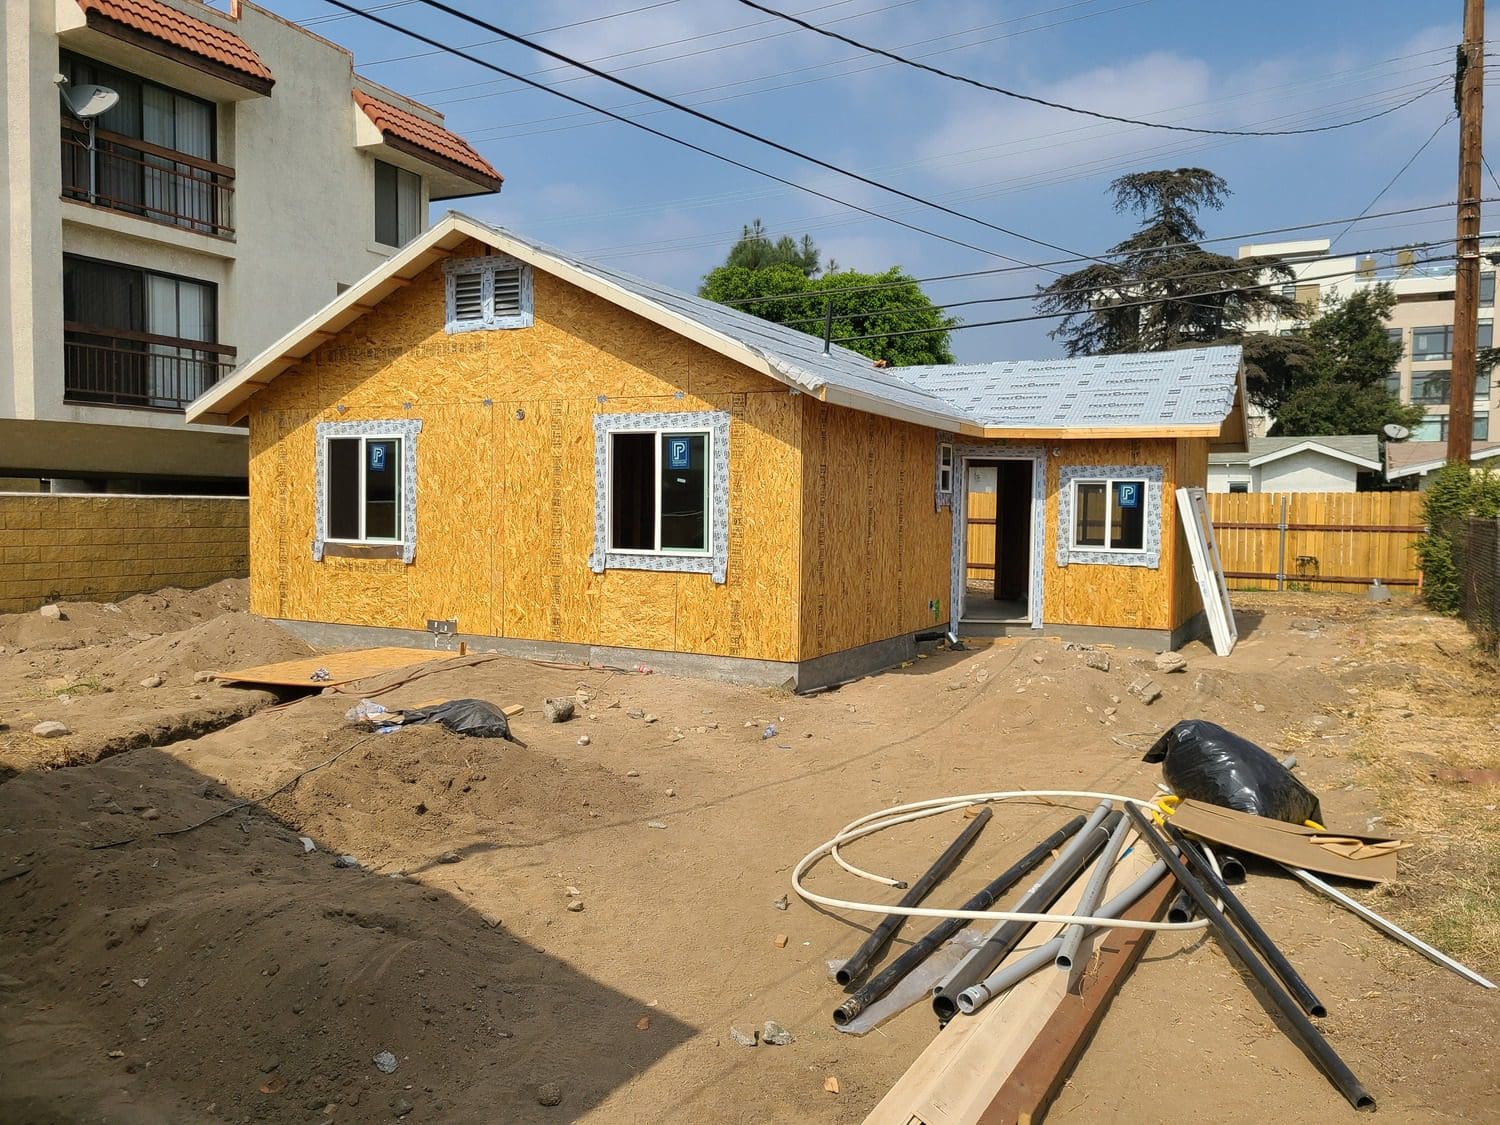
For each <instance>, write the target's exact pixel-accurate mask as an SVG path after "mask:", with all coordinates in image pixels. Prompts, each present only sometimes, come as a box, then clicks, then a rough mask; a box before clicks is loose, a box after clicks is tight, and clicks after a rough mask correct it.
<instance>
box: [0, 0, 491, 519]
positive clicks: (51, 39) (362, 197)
mask: <svg viewBox="0 0 1500 1125" xmlns="http://www.w3.org/2000/svg"><path fill="white" fill-rule="evenodd" d="M0 19H3V20H4V36H3V41H4V44H5V59H4V65H5V72H4V76H3V79H0V82H3V86H4V99H3V102H0V106H3V109H0V153H3V157H4V166H5V169H6V179H7V183H6V188H5V192H4V194H3V197H0V198H3V202H0V211H3V215H0V324H3V326H4V330H3V331H0V347H3V348H4V356H3V359H0V489H4V488H15V489H29V490H32V491H35V490H37V489H38V488H44V489H45V488H53V489H55V490H59V491H61V490H110V491H120V490H129V491H173V492H199V491H202V492H214V491H242V490H243V488H244V486H245V485H244V482H245V476H246V447H245V441H244V435H243V433H242V432H240V431H237V430H232V429H226V428H222V427H220V428H216V429H205V428H204V427H192V428H189V427H188V426H187V424H186V422H185V421H184V420H183V417H182V407H183V406H184V405H185V404H186V403H187V402H189V401H190V400H192V399H193V398H195V397H197V396H198V395H199V394H201V393H203V391H204V390H206V389H207V388H208V387H210V386H212V385H213V384H214V383H215V382H216V381H217V380H218V379H220V378H221V377H222V376H223V375H224V374H225V373H226V372H228V371H230V370H232V369H233V367H234V366H235V364H236V363H237V362H238V361H240V360H242V359H244V358H246V357H248V356H251V355H254V354H255V353H256V352H258V351H260V349H261V348H263V347H265V345H266V344H267V343H269V342H270V341H271V340H274V339H276V338H277V337H278V336H280V335H281V334H282V333H284V332H285V331H286V330H287V329H288V328H290V327H291V326H292V325H294V324H296V323H297V322H298V321H300V320H302V319H303V318H304V317H306V316H307V315H308V314H309V313H310V312H312V311H313V310H314V309H317V308H319V307H320V306H322V305H323V304H325V303H327V302H328V301H329V300H331V299H332V298H333V297H334V296H336V295H337V294H338V292H339V291H340V290H341V289H343V288H344V287H345V286H347V285H348V284H350V283H352V282H355V281H358V280H359V279H360V278H361V277H363V276H364V275H365V274H367V273H369V272H370V270H371V269H373V268H374V267H375V266H377V265H379V264H380V263H381V262H382V261H384V260H386V259H387V258H389V257H390V256H391V255H392V254H394V253H395V252H396V250H397V249H398V248H399V247H400V246H401V245H403V244H404V243H406V242H407V241H409V240H410V239H411V238H413V237H415V236H416V235H417V234H419V233H421V232H422V231H423V230H425V229H426V228H427V226H428V225H429V224H428V221H427V213H428V208H427V205H428V201H429V200H433V199H452V198H456V197H459V196H467V195H476V194H481V193H488V192H494V191H498V190H499V188H500V176H499V174H498V173H497V172H496V171H495V170H494V169H493V168H491V167H490V165H489V164H488V163H486V162H485V160H484V159H483V158H482V157H480V156H479V154H478V153H477V152H475V151H474V149H472V148H471V147H470V146H469V145H468V144H466V143H465V142H464V141H463V140H462V139H461V138H459V137H456V136H454V135H453V134H452V133H450V132H449V131H448V130H446V129H445V128H444V127H443V125H442V117H441V115H440V114H437V113H435V112H434V111H432V110H430V109H427V108H425V107H423V106H420V105H418V104H417V103H415V102H412V101H410V100H408V99H406V98H403V97H401V96H400V95H398V94H395V93H392V92H391V91H388V90H383V89H381V88H380V87H378V86H374V85H372V84H370V83H368V82H365V81H364V80H363V79H360V78H357V77H355V75H354V73H353V58H352V56H351V55H350V54H349V53H348V52H347V51H345V50H344V49H343V48H341V47H338V46H336V45H334V44H332V43H330V42H328V41H326V40H324V39H321V38H319V37H318V36H316V35H313V34H311V33H310V32H307V31H304V30H302V29H301V28H299V27H297V26H295V25H294V24H291V23H289V22H287V21H286V20H283V19H281V18H280V17H278V16H276V15H274V14H272V13H270V12H268V11H265V10H264V9H261V8H257V7H255V6H254V5H252V4H248V3H241V2H239V0H231V3H230V4H229V10H228V12H227V13H225V12H223V11H217V10H215V9H213V8H211V7H208V6H206V5H203V4H198V3H194V2H192V0H7V3H6V5H5V11H4V15H3V17H0ZM95 86H98V87H104V88H105V89H106V90H108V91H110V92H111V93H112V94H113V95H114V96H116V98H117V100H115V101H114V102H113V104H112V106H110V108H108V109H107V111H105V112H103V113H98V114H93V110H94V109H97V108H99V107H100V106H101V105H102V104H105V103H107V101H108V98H109V96H110V95H109V94H104V95H100V98H101V99H103V100H102V101H100V102H96V103H95V106H94V107H88V106H85V105H84V104H83V103H84V101H85V100H86V97H87V94H88V93H89V91H88V90H87V89H86V87H95ZM70 100H71V104H72V105H73V107H74V108H81V109H82V110H83V114H84V116H83V118H80V117H79V116H78V115H77V114H75V113H74V112H71V111H70V108H69V106H70ZM91 114H93V115H91ZM85 118H86V119H85Z"/></svg>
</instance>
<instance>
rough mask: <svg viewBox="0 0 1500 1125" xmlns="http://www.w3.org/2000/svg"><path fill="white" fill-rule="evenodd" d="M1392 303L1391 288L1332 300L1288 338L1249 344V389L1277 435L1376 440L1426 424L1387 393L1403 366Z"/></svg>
mask: <svg viewBox="0 0 1500 1125" xmlns="http://www.w3.org/2000/svg"><path fill="white" fill-rule="evenodd" d="M1395 304H1396V295H1395V293H1394V292H1392V290H1391V287H1390V286H1388V285H1377V286H1374V287H1373V288H1370V289H1362V290H1360V291H1359V292H1357V293H1353V294H1351V295H1350V296H1348V297H1346V298H1344V299H1342V300H1337V299H1330V300H1329V301H1328V302H1326V303H1325V305H1324V307H1323V311H1322V312H1321V313H1320V314H1319V315H1318V316H1317V317H1316V318H1315V319H1314V320H1313V321H1312V322H1311V323H1310V324H1308V325H1307V326H1306V327H1304V328H1298V329H1295V330H1294V331H1293V332H1292V334H1291V335H1290V336H1282V337H1276V336H1260V337H1256V336H1249V337H1246V338H1245V341H1244V345H1245V348H1246V353H1247V354H1246V390H1247V392H1248V393H1249V395H1250V399H1251V401H1252V402H1254V403H1255V404H1256V405H1257V406H1259V407H1261V408H1262V409H1264V410H1265V411H1266V412H1267V413H1269V414H1270V415H1271V416H1272V417H1274V418H1275V419H1276V423H1275V425H1273V426H1272V427H1271V433H1272V434H1275V435H1280V436H1286V437H1305V436H1309V435H1313V434H1378V433H1380V432H1381V430H1382V428H1383V427H1385V426H1387V425H1390V424H1395V425H1398V426H1406V427H1407V428H1410V427H1412V426H1415V425H1416V424H1417V423H1418V422H1420V421H1421V420H1422V414H1423V410H1422V408H1421V407H1420V406H1403V405H1402V404H1401V402H1400V401H1399V400H1397V399H1396V398H1395V396H1393V395H1392V394H1391V393H1390V391H1389V390H1388V389H1387V388H1386V376H1387V375H1389V374H1390V372H1391V371H1392V370H1394V369H1395V367H1396V364H1397V363H1399V362H1400V361H1401V345H1400V344H1399V343H1398V342H1396V341H1395V340H1392V339H1391V337H1390V335H1389V333H1387V332H1386V328H1385V322H1386V318H1387V317H1388V316H1389V315H1390V312H1391V309H1393V308H1394V307H1395ZM1252 362H1253V369H1252Z"/></svg>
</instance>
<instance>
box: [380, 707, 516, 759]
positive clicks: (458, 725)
mask: <svg viewBox="0 0 1500 1125" xmlns="http://www.w3.org/2000/svg"><path fill="white" fill-rule="evenodd" d="M413 723H438V724H441V725H442V726H445V727H447V728H448V729H449V730H451V731H452V732H453V733H454V734H462V735H467V736H469V737H470V738H503V739H505V740H506V741H507V742H514V743H515V744H516V745H517V746H520V747H521V748H523V749H524V748H525V746H526V744H525V743H524V742H522V741H521V740H520V739H518V738H517V737H516V736H515V735H513V734H511V733H510V720H509V719H507V718H506V717H505V712H504V711H502V710H500V708H498V707H496V706H495V705H494V704H493V703H486V702H485V701H484V700H482V699H450V700H449V701H448V702H447V703H439V704H437V705H436V706H433V707H418V708H416V709H414V710H411V711H404V712H402V715H401V724H402V726H411V725H412V724H413Z"/></svg>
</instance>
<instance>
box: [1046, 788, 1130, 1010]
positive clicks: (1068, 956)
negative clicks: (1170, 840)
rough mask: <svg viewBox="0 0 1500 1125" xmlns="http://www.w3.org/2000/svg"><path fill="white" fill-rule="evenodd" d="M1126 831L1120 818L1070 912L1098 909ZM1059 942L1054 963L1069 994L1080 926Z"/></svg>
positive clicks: (1076, 924) (1069, 929)
mask: <svg viewBox="0 0 1500 1125" xmlns="http://www.w3.org/2000/svg"><path fill="white" fill-rule="evenodd" d="M1129 832H1130V821H1128V820H1126V819H1125V818H1124V817H1123V816H1122V817H1121V818H1120V823H1119V824H1117V825H1115V830H1114V832H1113V833H1112V834H1111V835H1110V837H1109V843H1107V844H1105V845H1104V850H1103V851H1102V852H1100V853H1099V859H1098V862H1096V863H1095V864H1094V871H1093V874H1092V875H1090V876H1089V881H1088V885H1087V886H1086V887H1084V888H1083V897H1082V898H1081V899H1079V900H1078V908H1077V909H1076V910H1074V911H1073V913H1074V914H1092V913H1093V912H1094V911H1095V910H1097V909H1098V908H1099V902H1100V900H1101V899H1103V898H1104V888H1105V886H1106V885H1108V883H1109V873H1110V871H1111V870H1112V869H1113V868H1114V866H1115V860H1116V859H1117V858H1119V855H1120V849H1121V848H1123V847H1124V846H1125V837H1126V835H1127V834H1128V833H1129ZM1062 939H1063V943H1062V948H1061V949H1060V950H1058V952H1057V959H1056V964H1057V967H1058V968H1059V969H1061V970H1063V972H1065V973H1067V974H1068V991H1070V992H1071V991H1072V990H1073V986H1074V984H1076V983H1077V980H1078V974H1079V972H1080V971H1081V970H1082V968H1083V966H1082V964H1080V963H1078V947H1079V946H1080V945H1082V944H1083V923H1082V922H1074V923H1072V924H1071V925H1070V926H1068V927H1067V928H1066V929H1065V930H1063V932H1062Z"/></svg>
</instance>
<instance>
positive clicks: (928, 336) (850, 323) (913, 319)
mask: <svg viewBox="0 0 1500 1125" xmlns="http://www.w3.org/2000/svg"><path fill="white" fill-rule="evenodd" d="M818 256H819V255H818V249H817V247H816V246H814V245H813V242H812V239H811V238H809V237H807V236H806V235H804V236H803V237H802V240H801V242H800V244H799V243H797V242H794V241H793V240H792V239H791V238H789V237H786V236H783V237H782V238H780V239H778V240H777V241H775V242H772V241H771V239H770V238H769V236H768V235H767V234H766V232H765V229H764V227H762V226H761V223H760V220H759V219H757V220H756V221H755V223H754V224H752V225H751V226H748V227H746V228H745V233H744V234H743V235H742V236H741V238H740V240H739V241H738V242H736V243H735V245H734V246H733V247H732V248H731V249H730V251H729V256H728V258H727V259H726V260H725V263H724V264H723V265H722V266H719V267H717V268H716V269H713V270H710V271H709V272H708V273H707V274H705V275H704V278H703V282H702V284H701V285H700V286H699V288H698V295H699V296H700V297H706V298H707V299H708V300H710V301H717V302H719V303H720V304H722V305H729V306H730V307H731V308H736V309H740V310H742V311H744V312H748V313H753V314H754V315H755V316H758V317H760V318H761V319H763V320H770V321H774V322H775V323H777V324H784V325H787V326H788V327H791V328H798V329H801V330H802V331H804V332H807V333H810V334H812V335H814V336H818V337H821V336H822V335H823V333H824V331H825V330H826V327H827V321H826V317H827V314H828V308H829V302H832V307H833V331H832V338H833V339H834V340H839V339H841V338H844V337H850V336H871V337H874V338H873V339H868V340H853V341H851V342H850V343H849V344H848V346H849V347H850V348H852V349H853V350H855V351H857V352H860V353H861V354H863V355H867V356H869V357H870V358H871V359H875V360H884V361H885V362H886V363H888V364H890V365H891V366H892V367H906V366H910V365H912V364H920V363H952V362H953V353H952V352H951V351H949V349H948V332H949V329H951V328H953V327H954V326H955V325H956V324H958V321H957V320H956V319H954V318H953V317H949V316H944V315H943V312H942V310H941V309H939V308H937V307H936V306H935V305H933V303H932V301H931V299H929V298H928V296H927V294H925V293H923V292H922V289H921V286H919V285H918V284H917V283H916V281H915V280H914V279H913V278H912V277H911V276H910V275H909V274H906V273H904V272H903V271H902V270H901V267H899V266H892V267H891V268H890V269H888V270H886V271H885V272H883V273H873V274H872V273H857V272H855V271H854V270H837V269H836V268H835V264H834V263H833V262H831V261H830V262H829V265H828V272H825V273H823V274H822V275H821V276H816V277H815V276H813V274H814V273H815V272H816V263H817V261H818ZM747 261H760V262H762V263H763V264H761V265H747V264H746V262H747ZM809 263H812V269H809V268H808V266H809ZM766 297H774V298H778V299H777V300H763V299H762V298H766ZM907 332H910V333H912V334H911V335H897V333H907Z"/></svg>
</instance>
